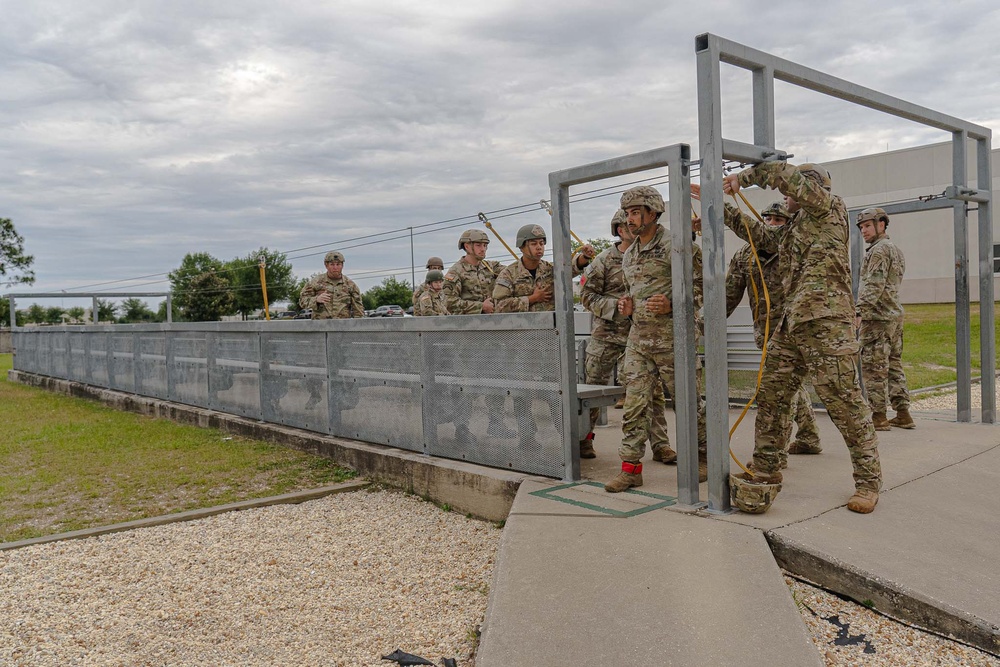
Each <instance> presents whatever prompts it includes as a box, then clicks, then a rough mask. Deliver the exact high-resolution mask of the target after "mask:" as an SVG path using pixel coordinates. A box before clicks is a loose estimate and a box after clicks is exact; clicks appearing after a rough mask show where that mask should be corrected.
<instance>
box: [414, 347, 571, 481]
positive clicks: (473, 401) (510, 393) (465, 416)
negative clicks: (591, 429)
mask: <svg viewBox="0 0 1000 667" xmlns="http://www.w3.org/2000/svg"><path fill="white" fill-rule="evenodd" d="M430 347H431V350H432V353H431V355H430V361H431V364H432V368H433V384H432V385H431V386H430V389H429V390H428V392H427V401H428V403H429V404H430V411H429V412H430V413H431V414H432V415H435V416H436V418H437V423H436V424H435V431H432V435H434V436H436V437H434V438H432V439H431V440H430V442H429V443H428V444H429V453H430V454H433V455H435V456H444V457H447V458H453V459H463V460H469V461H475V462H477V463H484V464H486V465H490V466H495V467H499V468H508V469H513V470H521V471H526V472H535V473H538V474H542V475H549V476H552V477H561V476H562V474H563V469H564V465H563V461H562V437H563V420H562V413H561V407H560V400H561V398H560V387H559V369H560V367H559V364H560V358H561V357H560V349H559V338H558V335H557V333H556V332H555V330H513V331H468V332H466V331H448V332H440V333H436V334H435V335H434V337H433V340H432V341H431V343H430ZM491 415H492V417H493V420H494V422H493V428H492V429H491V428H490V417H491ZM462 427H467V428H468V429H469V432H470V433H471V436H472V437H468V436H465V437H463V435H464V434H463V431H464V428H462ZM491 431H492V432H493V433H501V432H503V431H506V432H507V434H508V435H510V437H498V436H497V435H491V434H490V432H491Z"/></svg>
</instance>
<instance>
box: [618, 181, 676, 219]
mask: <svg viewBox="0 0 1000 667" xmlns="http://www.w3.org/2000/svg"><path fill="white" fill-rule="evenodd" d="M632 206H646V207H648V208H649V209H650V210H651V211H653V212H655V213H663V212H664V211H665V210H667V208H666V206H665V205H664V203H663V196H662V195H661V194H660V192H659V191H658V190H657V189H656V188H654V187H653V186H651V185H640V186H638V187H635V188H631V189H629V190H626V191H625V192H623V193H622V199H621V207H622V210H623V211H624V210H626V209H628V208H630V207H632Z"/></svg>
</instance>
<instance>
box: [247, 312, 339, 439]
mask: <svg viewBox="0 0 1000 667" xmlns="http://www.w3.org/2000/svg"><path fill="white" fill-rule="evenodd" d="M260 361H261V376H260V377H261V387H260V395H261V397H262V399H261V412H262V415H263V419H264V421H269V422H275V423H278V424H287V425H289V426H296V427H298V428H305V429H309V430H310V431H318V432H320V433H326V432H327V428H328V416H327V415H328V396H327V382H326V335H325V334H324V333H323V332H321V331H317V332H315V333H294V332H290V333H264V334H261V342H260Z"/></svg>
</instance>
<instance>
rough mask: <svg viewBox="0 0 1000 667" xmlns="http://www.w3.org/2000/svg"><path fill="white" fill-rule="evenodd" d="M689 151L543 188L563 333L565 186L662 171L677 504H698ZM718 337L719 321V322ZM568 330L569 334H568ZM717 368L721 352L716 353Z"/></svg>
mask: <svg viewBox="0 0 1000 667" xmlns="http://www.w3.org/2000/svg"><path fill="white" fill-rule="evenodd" d="M690 160H691V148H690V146H688V145H687V144H674V145H672V146H665V147H662V148H654V149H652V150H648V151H644V152H642V153H635V154H632V155H625V156H622V157H616V158H611V159H609V160H604V161H601V162H594V163H591V164H587V165H583V166H580V167H573V168H571V169H564V170H562V171H556V172H552V173H551V174H549V189H550V190H551V197H552V227H553V234H552V235H553V237H554V241H555V246H554V248H553V252H554V255H555V257H558V258H561V259H562V261H561V262H559V263H557V264H556V276H555V282H556V286H557V287H556V328H558V329H563V330H565V329H566V328H567V327H572V326H573V296H572V292H571V291H569V292H567V289H566V287H567V285H570V274H569V271H570V266H569V260H568V258H569V252H568V248H569V236H570V234H569V230H570V203H569V188H570V187H571V186H574V185H581V184H584V183H590V182H592V181H598V180H603V179H606V178H614V177H616V176H624V175H626V174H633V173H635V172H638V171H645V170H648V169H656V168H660V167H666V168H667V170H668V173H669V177H670V184H669V202H668V213H669V216H670V235H671V241H672V247H673V252H672V260H673V261H672V262H671V275H672V278H673V290H674V293H673V295H672V303H673V323H674V368H675V369H676V371H675V376H674V377H675V385H676V387H675V388H676V395H675V396H674V397H673V399H674V406H675V412H676V415H677V491H678V501H679V503H680V504H682V505H688V506H698V505H700V504H701V503H700V501H699V497H698V492H699V490H698V420H697V402H696V392H697V390H698V389H697V384H696V377H695V365H696V358H697V357H696V351H695V329H694V281H693V275H692V272H693V265H692V252H693V251H692V240H691V222H690V221H691V196H690V195H691V174H690ZM722 327H723V338H725V321H724V320H723V324H722ZM570 331H571V330H570ZM573 340H574V336H572V335H567V336H564V337H563V338H562V341H563V344H564V345H566V346H567V349H565V350H564V355H566V358H568V359H572V358H573V348H572V345H573ZM722 363H723V368H725V364H726V352H725V350H723V352H722ZM563 372H564V377H563V387H565V390H564V391H563V397H562V400H563V411H564V413H566V412H568V411H570V410H571V409H575V406H576V404H577V399H576V378H575V377H570V376H569V375H567V374H568V373H569V372H570V368H568V364H566V365H564V366H563ZM570 424H571V426H570V428H569V429H568V431H569V433H570V438H569V440H568V441H567V442H566V446H567V447H575V445H576V443H577V442H579V440H580V435H581V434H580V433H579V430H578V425H577V422H576V420H572V421H571V422H570ZM565 458H566V460H567V461H570V460H572V461H573V471H572V477H573V479H579V476H580V470H579V465H580V461H579V457H577V456H570V455H569V452H567V456H566V457H565Z"/></svg>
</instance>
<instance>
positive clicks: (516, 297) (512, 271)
mask: <svg viewBox="0 0 1000 667" xmlns="http://www.w3.org/2000/svg"><path fill="white" fill-rule="evenodd" d="M517 243H518V246H517V247H518V249H519V250H520V251H521V259H519V260H517V261H516V262H512V263H511V264H509V265H507V266H505V267H504V268H503V269H502V270H501V271H500V275H498V276H497V282H496V285H495V286H494V287H493V300H494V302H496V308H497V312H500V313H526V312H532V313H537V312H543V311H546V310H555V307H556V304H555V290H554V287H553V278H554V274H553V272H552V262H547V261H545V260H544V259H542V256H543V255H544V254H545V243H546V238H545V230H544V229H542V227H541V226H540V225H524V226H523V227H521V229H519V230H517ZM595 254H596V253H595V252H594V248H593V246H591V245H589V244H587V245H584V246H583V247H581V248H580V250H579V251H578V252H577V253H576V254H575V255H574V256H573V261H572V266H573V275H574V276H578V275H580V273H581V272H582V271H583V269H584V268H585V267H586V266H587V264H589V263H590V260H591V259H593V258H594V255H595Z"/></svg>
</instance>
